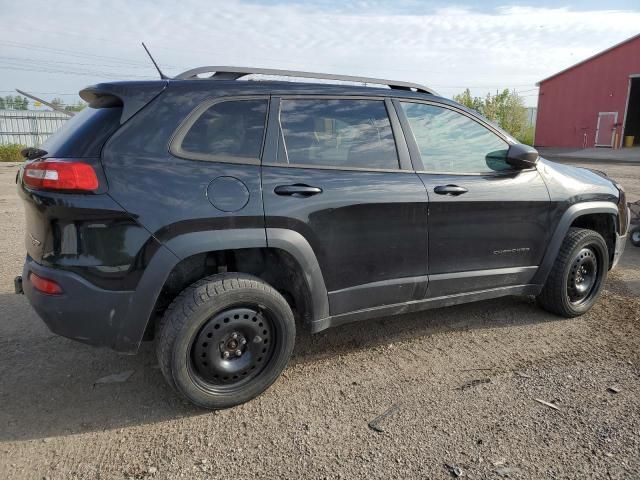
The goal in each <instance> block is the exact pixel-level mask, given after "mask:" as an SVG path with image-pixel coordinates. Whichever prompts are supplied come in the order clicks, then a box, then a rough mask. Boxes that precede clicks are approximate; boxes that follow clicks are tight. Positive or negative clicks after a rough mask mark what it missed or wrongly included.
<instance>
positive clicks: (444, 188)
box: [433, 185, 469, 197]
mask: <svg viewBox="0 0 640 480" xmlns="http://www.w3.org/2000/svg"><path fill="white" fill-rule="evenodd" d="M433 191H434V192H435V193H437V194H438V195H453V196H455V197H457V196H458V195H462V194H463V193H467V192H468V191H469V190H467V189H466V188H464V187H459V186H458V185H439V186H437V187H436V188H434V189H433Z"/></svg>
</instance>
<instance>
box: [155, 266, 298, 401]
mask: <svg viewBox="0 0 640 480" xmlns="http://www.w3.org/2000/svg"><path fill="white" fill-rule="evenodd" d="M294 341H295V321H294V318H293V313H292V312H291V308H290V307H289V305H288V303H287V302H286V300H285V299H284V298H283V297H282V295H280V294H279V293H278V292H277V291H276V290H274V289H273V288H272V287H270V286H269V285H268V284H266V283H265V282H263V281H262V280H260V279H258V278H256V277H253V276H250V275H243V274H223V275H213V276H211V277H207V278H205V279H203V280H200V281H199V282H196V283H195V284H193V285H191V286H190V287H188V288H187V289H185V290H184V291H183V292H182V293H181V294H180V295H179V296H178V297H177V298H176V300H175V301H174V302H173V303H172V305H171V306H170V307H169V309H168V310H167V313H166V314H165V317H164V318H163V320H162V322H161V324H160V327H159V336H158V340H157V346H156V351H157V355H158V361H159V362H160V367H161V369H162V373H163V374H164V376H165V378H166V379H167V381H168V382H169V384H170V385H171V386H173V387H174V388H175V389H176V390H177V391H178V392H179V393H181V394H182V395H183V396H185V397H186V398H187V399H189V400H190V401H191V402H193V403H195V404H196V405H198V406H201V407H204V408H211V409H219V408H227V407H231V406H234V405H238V404H240V403H243V402H246V401H248V400H251V399H252V398H254V397H256V396H257V395H259V394H260V393H262V392H263V391H264V390H266V389H267V388H268V387H269V386H270V385H271V384H272V383H273V382H274V381H275V380H276V379H277V378H278V376H279V375H280V373H281V372H282V371H283V370H284V368H285V367H286V365H287V362H288V360H289V357H290V356H291V352H292V350H293V345H294Z"/></svg>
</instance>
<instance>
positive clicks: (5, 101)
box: [0, 95, 29, 110]
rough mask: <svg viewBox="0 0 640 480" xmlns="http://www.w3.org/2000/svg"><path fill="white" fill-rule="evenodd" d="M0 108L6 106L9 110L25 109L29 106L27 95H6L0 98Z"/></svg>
mask: <svg viewBox="0 0 640 480" xmlns="http://www.w3.org/2000/svg"><path fill="white" fill-rule="evenodd" d="M0 108H3V109H4V108H6V109H9V110H27V109H28V108H29V99H28V98H27V97H21V96H20V95H16V96H15V97H14V96H13V95H7V96H6V97H4V98H0Z"/></svg>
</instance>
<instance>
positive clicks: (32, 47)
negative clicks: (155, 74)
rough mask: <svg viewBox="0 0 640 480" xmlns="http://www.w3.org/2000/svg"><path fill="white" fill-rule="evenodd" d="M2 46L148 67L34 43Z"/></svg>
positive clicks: (139, 63)
mask: <svg viewBox="0 0 640 480" xmlns="http://www.w3.org/2000/svg"><path fill="white" fill-rule="evenodd" d="M0 45H4V46H7V47H10V48H22V49H25V50H33V51H41V52H48V53H54V54H57V55H68V56H72V57H79V58H100V59H102V60H103V61H109V62H111V63H116V64H120V65H148V64H147V63H146V62H139V61H135V60H127V59H123V58H119V57H110V56H107V55H97V54H95V53H84V52H78V51H74V50H66V49H63V48H51V47H45V46H41V45H35V44H32V43H22V42H15V41H9V40H2V41H0ZM165 66H167V67H170V66H169V65H165Z"/></svg>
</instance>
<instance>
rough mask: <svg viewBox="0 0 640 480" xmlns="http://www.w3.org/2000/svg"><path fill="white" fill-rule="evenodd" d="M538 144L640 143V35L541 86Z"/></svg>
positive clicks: (537, 128) (562, 72)
mask: <svg viewBox="0 0 640 480" xmlns="http://www.w3.org/2000/svg"><path fill="white" fill-rule="evenodd" d="M538 86H539V87H540V94H539V97H538V116H537V120H536V136H535V145H536V146H540V147H574V148H587V147H594V146H602V147H619V146H622V145H623V144H624V137H625V136H634V144H635V145H638V144H640V35H636V36H634V37H631V38H629V39H628V40H625V41H624V42H622V43H619V44H617V45H614V46H613V47H611V48H609V49H607V50H605V51H603V52H600V53H598V54H596V55H594V56H593V57H591V58H588V59H586V60H583V61H582V62H580V63H577V64H576V65H573V66H571V67H569V68H567V69H565V70H563V71H561V72H559V73H556V74H555V75H553V76H551V77H548V78H545V79H544V80H541V81H540V82H538Z"/></svg>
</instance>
